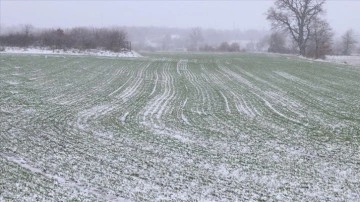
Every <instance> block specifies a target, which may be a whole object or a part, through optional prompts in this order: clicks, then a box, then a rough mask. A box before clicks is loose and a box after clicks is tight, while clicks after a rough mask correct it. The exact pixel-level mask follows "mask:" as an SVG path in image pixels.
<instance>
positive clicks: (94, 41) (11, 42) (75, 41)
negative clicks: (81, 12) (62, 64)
mask: <svg viewBox="0 0 360 202" xmlns="http://www.w3.org/2000/svg"><path fill="white" fill-rule="evenodd" d="M126 40H127V34H126V32H124V31H122V30H121V29H116V28H111V29H110V28H85V27H78V28H72V29H61V28H57V29H42V30H36V29H34V27H33V26H31V25H25V26H22V28H21V29H20V30H17V31H10V32H9V33H6V34H1V35H0V45H1V46H13V47H30V46H32V47H34V46H35V47H47V48H51V49H71V48H74V49H80V50H84V49H105V50H110V51H114V52H120V51H123V50H125V48H126V47H127V44H126Z"/></svg>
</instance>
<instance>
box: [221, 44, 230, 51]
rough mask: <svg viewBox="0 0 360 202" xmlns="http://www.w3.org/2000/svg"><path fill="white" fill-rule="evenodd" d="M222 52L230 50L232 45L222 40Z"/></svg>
mask: <svg viewBox="0 0 360 202" xmlns="http://www.w3.org/2000/svg"><path fill="white" fill-rule="evenodd" d="M218 50H219V51H220V52H228V51H229V50H230V45H229V43H228V42H222V43H221V44H220V46H219V47H218Z"/></svg>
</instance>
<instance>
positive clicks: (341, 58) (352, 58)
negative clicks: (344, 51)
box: [325, 55, 360, 66]
mask: <svg viewBox="0 0 360 202" xmlns="http://www.w3.org/2000/svg"><path fill="white" fill-rule="evenodd" d="M325 61H329V62H335V63H341V64H348V65H354V66H360V55H349V56H346V55H327V56H326V59H325Z"/></svg>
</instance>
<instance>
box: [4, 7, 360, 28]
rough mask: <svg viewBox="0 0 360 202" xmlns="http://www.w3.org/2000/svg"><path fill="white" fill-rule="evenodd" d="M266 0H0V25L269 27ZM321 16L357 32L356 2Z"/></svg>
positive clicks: (328, 8) (359, 16)
mask: <svg viewBox="0 0 360 202" xmlns="http://www.w3.org/2000/svg"><path fill="white" fill-rule="evenodd" d="M273 2H274V1H271V0H256V1H254V0H252V1H251V0H248V1H244V0H243V1H191V0H187V1H174V0H172V1H166V0H163V1H121V0H118V1H94V0H93V1H84V0H80V1H75V0H74V1H71V0H70V1H69V0H66V1H60V0H58V1H55V0H46V1H45V0H43V1H39V0H38V1H32V0H27V1H18V0H16V1H11V0H0V6H1V7H0V9H1V11H0V23H1V25H5V26H12V25H19V24H32V25H34V26H35V27H74V26H95V27H100V26H112V25H120V26H123V25H125V26H170V27H194V26H200V27H203V28H218V29H234V28H238V29H241V30H245V29H269V27H270V26H269V22H267V21H266V19H265V18H266V16H265V12H266V11H267V9H268V8H269V7H270V6H272V5H273ZM325 8H326V10H327V15H326V18H327V19H328V21H329V22H330V24H331V25H332V27H333V28H334V29H335V30H336V32H337V33H342V32H344V31H346V30H347V29H349V28H353V29H354V30H356V31H360V23H359V22H360V12H359V10H360V1H355V0H353V1H344V0H337V1H336V0H332V1H328V2H327V3H326V6H325Z"/></svg>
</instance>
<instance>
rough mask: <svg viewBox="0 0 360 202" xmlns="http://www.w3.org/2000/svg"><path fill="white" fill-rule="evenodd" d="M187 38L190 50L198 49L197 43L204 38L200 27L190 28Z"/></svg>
mask: <svg viewBox="0 0 360 202" xmlns="http://www.w3.org/2000/svg"><path fill="white" fill-rule="evenodd" d="M189 38H190V43H191V45H190V48H191V49H192V50H196V51H197V50H199V43H200V42H202V41H203V40H204V38H203V35H202V31H201V28H200V27H195V28H193V29H191V33H190V35H189Z"/></svg>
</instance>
